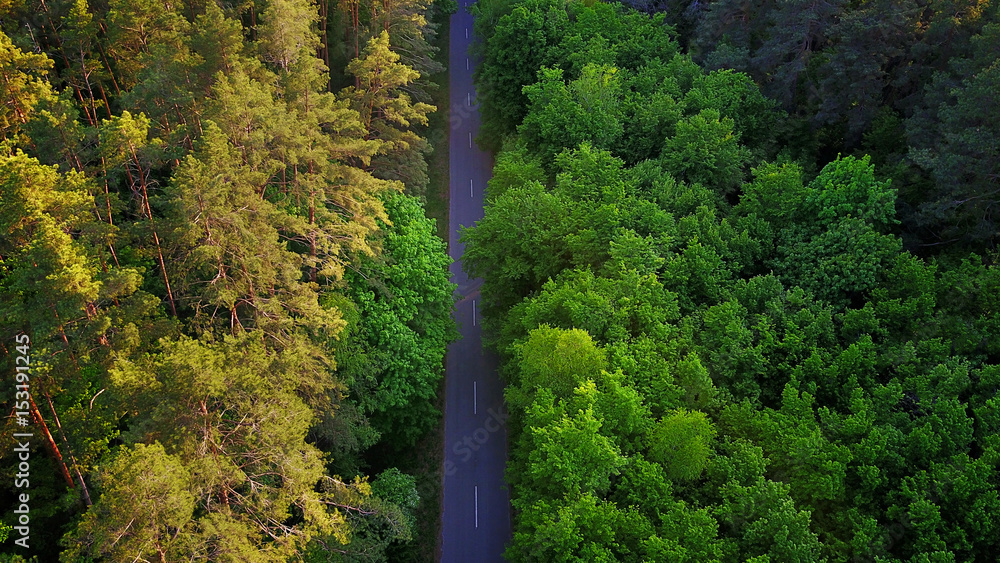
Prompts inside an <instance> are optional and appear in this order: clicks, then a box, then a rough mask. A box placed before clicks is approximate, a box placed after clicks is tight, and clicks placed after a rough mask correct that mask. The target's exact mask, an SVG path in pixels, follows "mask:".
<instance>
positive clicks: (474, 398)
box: [472, 381, 479, 414]
mask: <svg viewBox="0 0 1000 563" xmlns="http://www.w3.org/2000/svg"><path fill="white" fill-rule="evenodd" d="M478 403H479V393H478V391H477V390H476V382H475V381H473V382H472V414H479V405H478Z"/></svg>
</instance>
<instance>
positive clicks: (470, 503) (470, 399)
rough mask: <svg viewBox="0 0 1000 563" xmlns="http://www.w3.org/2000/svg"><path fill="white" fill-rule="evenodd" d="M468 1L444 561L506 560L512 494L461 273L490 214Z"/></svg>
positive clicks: (458, 36)
mask: <svg viewBox="0 0 1000 563" xmlns="http://www.w3.org/2000/svg"><path fill="white" fill-rule="evenodd" d="M468 2H469V0H460V1H459V10H458V12H457V13H455V14H453V15H452V16H451V52H450V53H449V73H450V81H451V101H450V103H451V108H450V121H451V124H450V136H449V142H448V148H449V151H450V161H451V162H450V167H449V170H450V179H451V180H450V181H451V201H450V211H449V232H450V235H449V239H450V252H451V256H452V258H454V259H455V262H454V263H453V264H452V266H451V273H452V278H451V279H452V281H453V282H454V283H456V284H458V289H457V290H456V293H457V294H458V297H459V301H458V304H457V308H456V311H455V320H456V321H458V325H459V333H460V334H461V337H460V338H459V340H458V341H457V342H455V343H453V344H452V345H451V346H450V347H449V348H448V356H447V360H446V368H445V408H444V409H445V410H444V446H445V452H444V454H445V455H444V458H445V461H444V502H443V508H442V515H441V518H442V526H441V529H442V531H441V534H442V537H441V561H442V563H480V562H484V563H488V562H493V561H503V557H502V554H503V550H504V545H505V544H506V543H507V541H508V540H509V539H510V534H511V532H510V497H509V495H508V492H507V488H506V486H505V484H504V479H503V476H504V465H505V463H506V461H507V428H506V420H507V419H506V413H507V411H506V409H505V408H504V406H503V386H502V385H501V384H500V379H499V377H498V375H497V361H496V358H495V356H494V355H493V354H490V353H487V352H485V351H484V350H483V345H482V339H481V328H482V327H481V324H480V320H481V319H480V318H479V317H478V315H479V311H478V310H477V308H478V301H479V287H480V285H481V284H482V280H480V279H469V278H468V276H467V275H466V274H465V273H464V272H463V271H462V268H461V263H460V259H461V256H462V251H463V245H462V244H461V243H460V242H458V229H459V227H461V226H472V225H473V224H475V222H476V221H478V220H479V219H481V218H482V217H483V189H484V188H485V187H486V181H487V180H489V178H490V173H491V171H492V168H493V161H492V157H491V156H490V155H489V154H487V153H485V152H483V151H481V150H479V147H478V146H476V144H475V142H474V139H475V137H476V135H478V134H479V122H480V119H479V111H478V108H477V107H476V105H475V104H476V99H475V98H476V93H475V90H474V88H473V85H472V72H473V70H474V69H475V61H474V60H473V59H472V58H471V57H470V56H469V54H468V53H469V45H470V44H471V42H472V16H471V15H470V14H469V13H468V11H467V10H466V6H467V5H468Z"/></svg>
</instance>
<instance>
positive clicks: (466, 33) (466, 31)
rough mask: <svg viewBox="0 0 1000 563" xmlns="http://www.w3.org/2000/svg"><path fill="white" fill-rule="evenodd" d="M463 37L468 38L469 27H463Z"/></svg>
mask: <svg viewBox="0 0 1000 563" xmlns="http://www.w3.org/2000/svg"><path fill="white" fill-rule="evenodd" d="M465 38H466V39H468V38H469V28H465Z"/></svg>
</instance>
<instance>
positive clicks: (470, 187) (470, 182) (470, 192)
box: [469, 178, 476, 197]
mask: <svg viewBox="0 0 1000 563" xmlns="http://www.w3.org/2000/svg"><path fill="white" fill-rule="evenodd" d="M469 197H476V196H474V195H472V178H469Z"/></svg>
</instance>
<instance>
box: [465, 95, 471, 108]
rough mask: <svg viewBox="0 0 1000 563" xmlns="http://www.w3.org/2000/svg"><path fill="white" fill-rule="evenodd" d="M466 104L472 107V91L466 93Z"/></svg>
mask: <svg viewBox="0 0 1000 563" xmlns="http://www.w3.org/2000/svg"><path fill="white" fill-rule="evenodd" d="M465 104H466V105H467V106H469V107H470V108H471V107H472V92H466V93H465Z"/></svg>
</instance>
